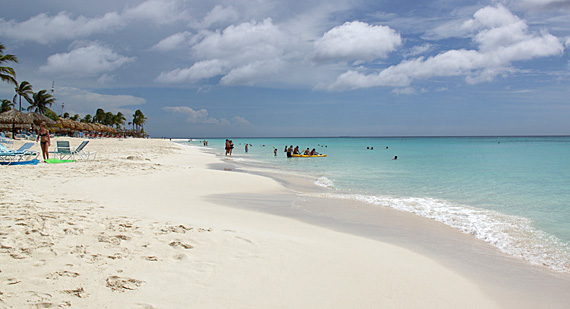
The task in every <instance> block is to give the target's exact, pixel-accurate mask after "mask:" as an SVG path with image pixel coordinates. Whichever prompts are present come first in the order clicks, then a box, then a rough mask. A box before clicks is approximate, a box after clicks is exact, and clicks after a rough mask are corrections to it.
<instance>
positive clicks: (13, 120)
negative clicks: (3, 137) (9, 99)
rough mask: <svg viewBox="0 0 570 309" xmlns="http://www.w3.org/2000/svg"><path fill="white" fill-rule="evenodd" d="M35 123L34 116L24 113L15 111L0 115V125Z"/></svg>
mask: <svg viewBox="0 0 570 309" xmlns="http://www.w3.org/2000/svg"><path fill="white" fill-rule="evenodd" d="M32 122H33V119H32V116H30V115H29V114H25V113H22V112H20V111H17V110H15V109H11V110H9V111H7V112H3V113H2V114H0V123H10V124H31V123H32Z"/></svg>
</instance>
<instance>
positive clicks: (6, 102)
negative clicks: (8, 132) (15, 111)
mask: <svg viewBox="0 0 570 309" xmlns="http://www.w3.org/2000/svg"><path fill="white" fill-rule="evenodd" d="M12 107H14V103H13V102H12V101H10V100H8V99H2V106H1V107H0V113H3V112H7V111H9V110H11V109H12Z"/></svg>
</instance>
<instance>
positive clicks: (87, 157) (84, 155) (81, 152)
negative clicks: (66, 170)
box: [72, 141, 97, 160]
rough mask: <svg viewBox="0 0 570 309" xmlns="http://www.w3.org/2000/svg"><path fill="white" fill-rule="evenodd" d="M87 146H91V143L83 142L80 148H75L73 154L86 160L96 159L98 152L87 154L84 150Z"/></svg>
mask: <svg viewBox="0 0 570 309" xmlns="http://www.w3.org/2000/svg"><path fill="white" fill-rule="evenodd" d="M87 144H89V141H83V142H81V144H79V146H77V148H75V150H73V151H72V153H73V154H74V155H76V156H78V157H79V158H81V159H85V160H90V159H95V156H96V155H97V152H95V151H91V152H85V151H84V150H83V148H85V146H87Z"/></svg>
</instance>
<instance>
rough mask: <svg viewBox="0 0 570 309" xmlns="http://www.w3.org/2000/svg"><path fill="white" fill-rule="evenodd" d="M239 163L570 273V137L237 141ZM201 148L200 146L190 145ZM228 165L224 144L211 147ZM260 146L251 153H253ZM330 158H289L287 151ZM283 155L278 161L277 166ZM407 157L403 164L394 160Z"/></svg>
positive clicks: (212, 142)
mask: <svg viewBox="0 0 570 309" xmlns="http://www.w3.org/2000/svg"><path fill="white" fill-rule="evenodd" d="M233 142H234V144H235V148H234V150H233V155H232V158H233V160H234V161H235V162H238V163H239V162H243V163H247V164H248V165H250V166H255V167H256V168H258V169H263V170H267V171H271V170H274V171H277V170H278V171H281V172H282V171H286V172H287V173H291V174H293V175H294V174H297V175H300V174H302V175H307V176H310V177H313V178H314V183H315V185H317V186H321V187H326V188H328V190H327V192H328V193H327V195H329V196H330V197H334V198H342V199H354V200H359V201H363V202H365V203H366V204H367V205H368V206H369V207H390V208H394V209H398V210H402V211H406V212H411V213H414V214H416V215H419V216H423V217H427V218H430V219H433V220H436V221H440V222H442V223H444V224H447V225H449V226H452V227H454V228H456V229H458V230H460V231H462V232H465V233H469V234H472V235H473V236H474V237H476V238H479V239H481V240H483V241H485V242H487V243H489V244H491V245H493V246H495V247H497V248H498V249H500V250H501V251H502V252H504V253H507V254H510V255H513V256H516V257H520V258H522V259H525V260H527V261H528V262H530V263H532V264H537V265H544V266H547V267H549V268H551V269H553V270H556V271H560V272H570V137H389V138H385V137H339V138H239V139H233ZM183 143H184V144H190V145H195V146H199V145H202V144H201V141H200V140H194V141H188V142H183ZM208 143H209V145H208V147H207V149H210V150H211V151H213V152H215V153H217V154H221V155H223V152H224V143H225V140H224V139H208ZM246 143H247V144H250V145H251V146H249V152H247V153H246V152H245V147H244V146H245V144H246ZM286 145H287V146H290V145H293V147H295V146H299V148H300V149H302V150H303V149H306V148H310V149H313V148H315V149H316V150H317V151H318V152H320V153H323V154H325V153H326V154H327V157H326V158H286V154H285V152H284V148H285V146H286ZM274 149H277V156H274ZM395 156H397V160H394V157H395Z"/></svg>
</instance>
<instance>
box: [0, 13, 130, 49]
mask: <svg viewBox="0 0 570 309" xmlns="http://www.w3.org/2000/svg"><path fill="white" fill-rule="evenodd" d="M124 24H125V23H124V21H123V19H122V18H121V17H120V16H119V14H117V13H114V12H112V13H107V14H105V15H104V16H102V17H97V18H87V17H84V16H79V17H77V18H75V19H73V18H72V17H71V16H70V14H69V13H67V12H60V13H59V14H58V15H56V16H53V17H50V16H48V15H47V14H39V15H37V16H34V17H31V18H30V19H28V20H27V21H24V22H21V23H17V22H15V21H5V20H3V19H0V36H3V37H8V38H12V39H15V40H20V41H34V42H37V43H41V44H48V43H51V42H55V41H57V40H61V39H76V38H80V37H86V36H89V35H91V34H95V33H104V32H108V31H110V30H113V29H115V28H117V27H122V26H124Z"/></svg>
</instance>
